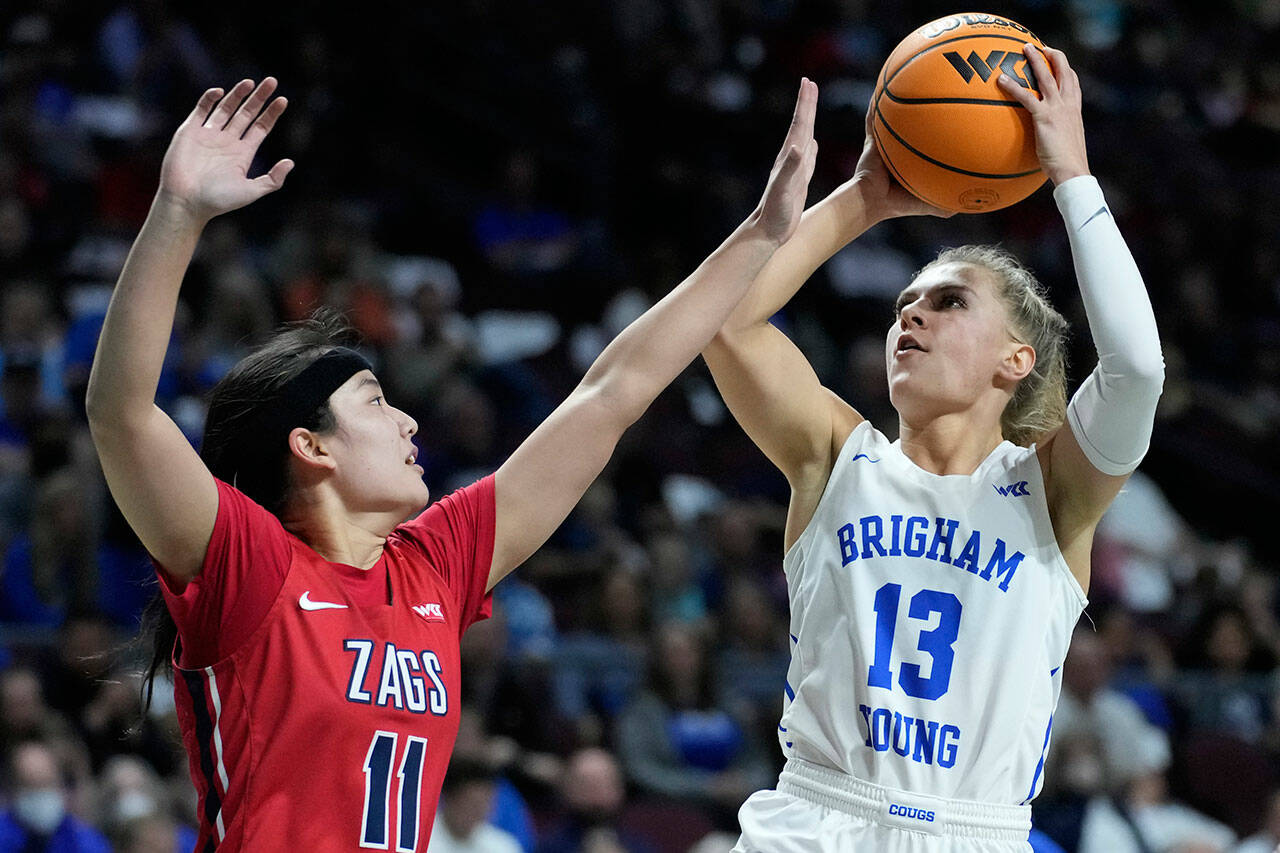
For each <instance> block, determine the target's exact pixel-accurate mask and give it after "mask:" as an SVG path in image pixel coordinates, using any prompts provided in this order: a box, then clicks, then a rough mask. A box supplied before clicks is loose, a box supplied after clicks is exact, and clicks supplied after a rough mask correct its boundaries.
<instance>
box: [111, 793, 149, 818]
mask: <svg viewBox="0 0 1280 853" xmlns="http://www.w3.org/2000/svg"><path fill="white" fill-rule="evenodd" d="M113 811H114V813H115V818H116V820H117V821H119V822H120V823H127V822H128V821H131V820H133V819H135V818H139V817H145V816H147V815H151V814H154V813H155V812H156V801H155V800H153V799H152V798H151V795H150V794H147V793H144V792H143V791H125V792H124V793H123V794H121V795H120V798H119V799H118V800H116V802H115V808H114V810H113Z"/></svg>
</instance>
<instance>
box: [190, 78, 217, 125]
mask: <svg viewBox="0 0 1280 853" xmlns="http://www.w3.org/2000/svg"><path fill="white" fill-rule="evenodd" d="M221 97H222V90H221V89H219V88H217V87H215V88H212V89H206V90H205V92H204V94H203V95H201V96H200V100H198V101H196V105H195V108H194V109H192V110H191V115H189V116H187V121H189V122H191V123H193V124H204V120H205V119H206V118H208V117H209V111H210V110H211V109H213V105H214V104H216V103H218V99H219V98H221Z"/></svg>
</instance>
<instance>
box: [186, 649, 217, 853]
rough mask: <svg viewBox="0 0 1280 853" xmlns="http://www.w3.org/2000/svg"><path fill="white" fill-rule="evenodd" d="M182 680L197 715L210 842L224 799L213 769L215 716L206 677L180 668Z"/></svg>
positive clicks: (206, 822) (205, 812) (205, 817)
mask: <svg viewBox="0 0 1280 853" xmlns="http://www.w3.org/2000/svg"><path fill="white" fill-rule="evenodd" d="M178 672H179V673H181V674H182V680H183V681H184V682H185V683H186V685H187V693H189V694H190V696H191V710H192V712H193V714H194V715H195V718H196V720H195V722H196V743H197V744H198V745H199V747H200V775H202V776H203V777H204V781H205V785H206V790H205V795H204V821H205V824H206V825H207V826H208V827H209V836H210V843H212V840H213V837H214V833H215V829H214V824H216V823H217V821H218V812H219V811H221V809H222V800H221V798H220V797H219V796H218V786H217V783H216V780H215V779H214V769H213V750H212V749H211V744H212V743H213V718H212V717H210V716H209V706H208V705H207V704H206V701H205V689H204V678H203V677H202V676H201V674H200V673H198V672H192V671H191V670H188V669H180V670H178Z"/></svg>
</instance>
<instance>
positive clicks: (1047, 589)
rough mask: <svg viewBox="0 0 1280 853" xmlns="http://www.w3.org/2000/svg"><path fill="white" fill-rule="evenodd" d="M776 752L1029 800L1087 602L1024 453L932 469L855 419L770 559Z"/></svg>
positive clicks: (962, 792)
mask: <svg viewBox="0 0 1280 853" xmlns="http://www.w3.org/2000/svg"><path fill="white" fill-rule="evenodd" d="M783 568H784V569H785V571H786V576H787V586H788V590H789V596H790V599H791V640H792V643H791V652H792V654H791V665H790V668H789V669H788V674H787V684H786V700H785V710H784V712H783V715H782V721H781V723H780V725H779V726H778V730H779V740H780V741H781V742H782V745H783V751H784V752H785V753H786V754H787V756H788V757H793V758H799V759H803V760H805V761H809V762H812V763H814V764H818V765H822V766H824V767H828V768H831V769H834V770H838V771H841V772H843V773H847V774H849V775H851V776H855V777H857V778H859V779H863V780H866V781H868V782H872V783H874V784H877V785H884V786H888V787H891V788H897V789H900V790H902V791H912V792H916V793H919V794H928V795H932V796H936V797H944V798H948V799H963V800H976V801H979V802H987V803H1000V804H1021V803H1026V802H1029V801H1030V800H1031V799H1032V798H1033V797H1034V796H1035V795H1036V794H1037V793H1038V792H1039V790H1040V787H1041V786H1042V785H1043V783H1044V757H1045V754H1046V753H1047V752H1048V746H1049V738H1050V733H1051V730H1052V721H1053V712H1054V708H1055V707H1056V706H1057V702H1058V694H1059V691H1060V690H1061V686H1062V680H1061V667H1062V662H1063V660H1064V658H1065V657H1066V654H1067V648H1068V646H1069V645H1070V641H1071V633H1072V630H1073V628H1074V627H1075V624H1076V621H1077V620H1078V619H1079V617H1080V613H1081V612H1082V611H1083V609H1084V606H1085V604H1086V603H1087V600H1086V598H1085V595H1084V592H1083V590H1081V588H1080V585H1079V584H1078V583H1077V582H1076V580H1075V578H1074V577H1073V576H1072V575H1071V572H1070V570H1069V569H1068V568H1067V565H1066V562H1065V561H1064V560H1063V557H1062V553H1061V551H1059V549H1058V545H1057V542H1056V540H1055V539H1054V535H1053V527H1052V525H1051V523H1050V520H1049V510H1048V505H1047V504H1046V502H1045V495H1044V482H1043V479H1042V477H1041V473H1040V463H1039V460H1038V459H1037V457H1036V453H1035V449H1034V448H1023V447H1018V446H1016V445H1014V444H1011V443H1010V442H1007V441H1006V442H1004V443H1002V444H1001V445H1000V446H999V447H997V448H996V449H995V450H994V451H992V453H991V455H990V456H988V457H987V458H986V459H985V460H984V461H983V462H982V464H981V465H980V466H978V469H977V470H976V471H974V472H973V474H971V475H967V476H966V475H947V476H941V475H936V474H931V473H929V472H927V471H925V470H923V469H922V468H920V467H918V466H917V465H915V464H914V463H913V462H911V460H910V459H908V458H907V457H906V456H905V455H904V454H903V453H902V451H901V449H900V448H899V446H898V444H897V442H893V443H891V442H889V441H888V439H886V438H885V437H884V435H882V434H881V433H880V432H878V431H877V430H875V429H874V428H873V427H872V426H871V424H870V423H868V422H863V423H861V424H859V425H858V427H857V428H856V429H854V431H853V433H852V434H851V435H850V436H849V439H848V441H847V442H846V443H845V445H844V447H843V448H842V450H841V452H840V456H839V458H838V459H837V460H836V464H835V466H834V468H833V470H832V472H831V478H830V480H829V481H828V483H827V487H826V490H825V492H824V493H823V495H822V499H821V501H820V502H819V504H818V508H817V511H816V512H815V513H814V516H813V520H812V521H810V522H809V526H808V527H807V528H805V530H804V532H803V533H802V534H801V535H800V538H799V539H798V540H797V541H796V542H795V543H794V544H793V545H792V547H791V549H790V550H789V551H788V552H787V555H786V557H785V558H784V560H783Z"/></svg>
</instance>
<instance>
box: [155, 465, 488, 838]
mask: <svg viewBox="0 0 1280 853" xmlns="http://www.w3.org/2000/svg"><path fill="white" fill-rule="evenodd" d="M493 536H494V487H493V477H492V476H490V477H486V478H485V479H483V480H481V481H479V482H477V483H475V484H473V485H471V486H468V487H467V488H465V489H461V490H459V491H457V492H454V493H453V494H451V495H449V496H448V497H445V498H443V499H441V500H440V501H437V502H436V503H434V504H432V505H431V506H430V507H429V508H428V509H426V510H425V511H424V512H423V513H422V514H421V515H419V516H418V517H417V518H415V519H414V520H412V521H409V522H407V523H405V524H402V525H401V526H399V527H397V528H396V529H395V530H394V531H393V532H392V534H391V536H390V537H389V538H388V539H387V543H386V547H385V549H384V551H383V554H382V557H381V558H380V559H379V560H378V562H377V563H376V564H375V565H374V566H373V567H372V568H371V569H368V570H361V569H358V568H355V567H353V566H346V565H341V564H338V563H330V562H328V561H326V560H325V559H324V558H322V557H321V556H320V555H319V554H317V553H316V552H315V551H313V550H312V549H311V548H310V547H308V546H307V545H306V544H305V543H304V542H302V540H300V539H298V538H297V537H295V536H293V535H291V534H289V533H288V532H286V531H285V529H284V528H283V527H282V526H281V525H280V522H279V520H277V519H276V517H275V516H273V515H272V514H271V513H269V512H267V511H266V510H265V509H263V508H262V507H261V506H259V505H258V504H256V503H254V502H253V501H252V500H250V499H249V498H248V497H246V496H245V495H244V494H243V493H242V492H240V491H238V490H236V489H235V488H233V487H231V486H229V485H227V484H226V483H223V482H219V483H218V518H217V522H216V523H215V525H214V530H213V536H212V538H211V540H210V542H209V550H208V552H207V554H206V556H205V561H204V566H203V568H202V569H201V572H200V574H199V575H198V576H197V577H196V578H195V579H194V580H192V581H191V582H190V583H188V584H186V585H185V586H183V585H182V584H180V583H177V582H175V581H174V580H173V579H172V578H169V577H168V576H167V574H166V572H165V571H164V570H163V569H160V570H159V571H158V574H159V576H160V579H161V589H162V591H163V593H164V596H165V600H166V602H167V604H168V606H169V611H170V613H172V614H173V617H174V621H175V622H176V623H177V625H178V631H179V640H180V645H179V649H178V650H177V651H176V652H175V656H174V669H175V678H174V694H175V697H176V699H177V707H178V720H179V723H180V724H181V727H182V737H183V741H184V743H185V746H186V749H187V755H188V758H189V760H190V765H191V777H192V780H193V781H194V782H195V786H196V790H197V791H198V793H199V797H200V801H199V813H200V838H199V843H198V844H197V846H196V850H197V851H201V852H203V851H212V850H227V851H230V850H252V851H274V850H306V851H328V850H335V851H336V850H353V851H355V850H361V849H373V850H395V851H414V850H426V849H427V840H428V839H429V838H430V836H431V822H432V819H433V817H434V815H435V811H436V801H437V799H438V798H439V795H440V786H441V783H442V781H443V779H444V774H445V768H446V767H447V766H448V764H449V754H450V752H451V751H452V749H453V742H454V738H455V737H456V736H457V733H458V712H459V702H460V693H459V672H458V668H459V652H458V644H459V640H460V639H461V637H462V632H463V631H464V630H466V628H467V627H468V626H469V625H471V624H472V623H473V622H475V621H477V620H479V619H483V618H486V617H487V616H488V615H489V610H490V606H491V602H490V599H489V596H488V595H487V594H486V592H485V586H486V584H487V581H488V575H489V567H490V563H491V561H492V556H493Z"/></svg>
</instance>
